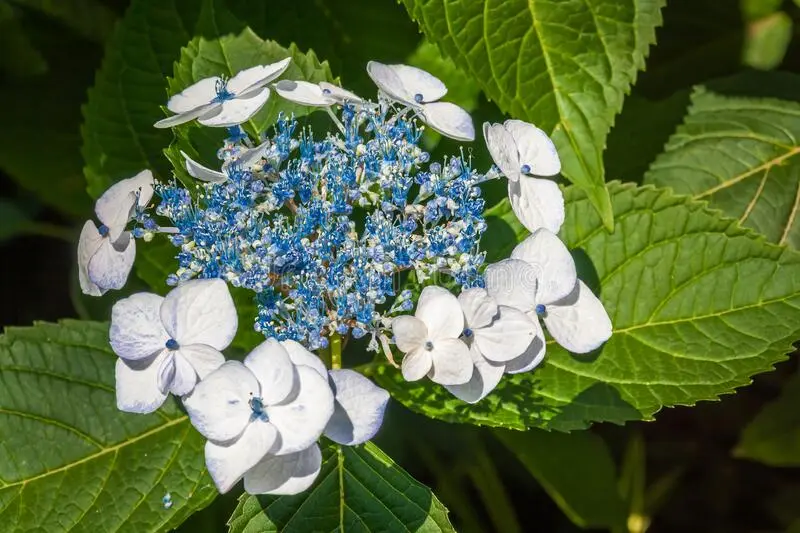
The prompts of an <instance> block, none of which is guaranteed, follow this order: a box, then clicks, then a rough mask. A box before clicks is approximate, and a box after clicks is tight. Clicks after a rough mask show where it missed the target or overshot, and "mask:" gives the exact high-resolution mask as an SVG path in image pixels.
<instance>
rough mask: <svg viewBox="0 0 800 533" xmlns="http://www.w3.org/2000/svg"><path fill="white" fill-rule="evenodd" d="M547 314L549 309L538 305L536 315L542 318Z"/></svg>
mask: <svg viewBox="0 0 800 533" xmlns="http://www.w3.org/2000/svg"><path fill="white" fill-rule="evenodd" d="M546 312H547V308H546V307H545V306H544V305H542V304H538V305H537V306H536V314H537V315H539V316H541V315H543V314H545V313H546Z"/></svg>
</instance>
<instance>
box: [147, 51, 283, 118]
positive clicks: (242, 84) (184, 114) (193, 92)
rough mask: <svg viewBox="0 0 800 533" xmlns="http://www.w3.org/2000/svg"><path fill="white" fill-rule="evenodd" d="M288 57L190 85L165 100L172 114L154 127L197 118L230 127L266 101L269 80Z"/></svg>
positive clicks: (256, 110)
mask: <svg viewBox="0 0 800 533" xmlns="http://www.w3.org/2000/svg"><path fill="white" fill-rule="evenodd" d="M290 62H291V58H288V57H287V58H286V59H283V60H281V61H278V62H277V63H272V64H270V65H260V66H256V67H252V68H248V69H245V70H242V71H240V72H239V73H238V74H236V75H235V76H234V77H232V78H231V79H229V80H225V79H223V78H221V77H219V76H212V77H210V78H205V79H202V80H200V81H198V82H197V83H195V84H193V85H190V86H189V87H187V88H186V89H184V90H183V91H181V92H180V93H179V94H176V95H175V96H173V97H172V98H170V99H169V101H168V102H167V109H169V110H170V111H172V112H173V113H175V115H173V116H171V117H168V118H165V119H162V120H159V121H158V122H156V123H155V124H154V126H155V127H156V128H170V127H172V126H177V125H179V124H184V123H186V122H189V121H192V120H194V119H197V121H198V122H199V123H200V124H203V125H204V126H214V127H230V126H236V125H238V124H241V123H242V122H246V121H247V120H249V119H250V117H252V116H253V115H255V114H256V113H257V112H258V110H259V109H261V107H262V106H263V105H264V104H265V103H266V102H267V99H268V98H269V92H270V91H269V88H268V87H267V85H268V84H269V82H271V81H272V80H274V79H275V78H277V77H278V76H280V75H281V74H283V72H284V71H285V70H286V69H287V68H288V67H289V63H290Z"/></svg>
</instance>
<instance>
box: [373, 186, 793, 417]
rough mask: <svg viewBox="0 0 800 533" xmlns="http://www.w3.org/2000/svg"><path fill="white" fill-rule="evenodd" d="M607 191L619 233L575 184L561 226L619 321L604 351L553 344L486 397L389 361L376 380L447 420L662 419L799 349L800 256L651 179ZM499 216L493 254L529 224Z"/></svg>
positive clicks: (582, 271)
mask: <svg viewBox="0 0 800 533" xmlns="http://www.w3.org/2000/svg"><path fill="white" fill-rule="evenodd" d="M609 190H610V191H611V194H612V205H613V206H614V217H615V219H616V220H617V225H616V229H615V231H614V233H612V234H609V233H608V232H606V231H605V230H604V228H603V225H602V222H601V220H600V218H599V216H598V215H597V214H596V213H595V212H594V210H593V208H592V206H591V205H590V202H589V200H588V199H587V197H586V195H585V194H583V193H581V192H580V191H578V190H577V189H575V188H574V187H571V188H568V189H566V191H565V197H566V201H567V219H566V222H565V223H564V226H563V229H562V234H561V237H562V238H563V239H564V241H565V243H566V244H567V245H568V246H569V247H570V249H571V250H572V251H573V256H574V257H575V259H576V263H577V264H578V270H579V275H580V277H581V278H582V279H583V280H584V281H586V282H587V284H588V285H589V286H591V287H592V288H593V290H595V292H599V293H600V297H601V299H602V300H603V303H604V305H605V307H606V309H607V310H608V313H609V316H610V317H611V321H612V322H613V324H614V333H613V335H612V337H611V339H610V340H609V341H608V342H607V343H606V344H605V345H604V346H603V347H602V348H601V349H600V350H599V351H598V352H597V353H594V354H589V355H572V354H569V353H568V352H566V351H565V350H563V349H562V348H560V347H558V346H557V345H556V344H554V343H553V342H549V343H548V346H547V357H546V359H545V363H544V364H543V365H542V366H541V367H540V368H539V369H538V370H536V371H534V372H531V373H525V374H518V375H514V376H505V377H504V379H503V381H501V382H500V385H499V386H498V387H497V389H495V391H494V392H493V393H492V394H490V395H489V396H488V397H487V398H485V399H484V400H482V401H481V402H479V403H477V404H475V405H468V404H466V403H463V402H461V401H460V400H457V399H456V398H454V397H452V396H451V395H450V394H449V393H448V392H447V391H445V390H444V389H443V388H441V387H437V386H435V385H433V384H429V383H427V382H417V383H405V382H402V378H401V377H400V373H399V371H397V370H395V369H393V368H391V367H388V366H386V365H384V366H382V367H380V369H379V373H378V379H379V381H380V382H381V383H382V384H383V385H384V386H385V387H387V388H389V389H390V391H391V393H392V395H393V396H394V397H395V398H396V399H397V400H399V401H401V402H402V403H403V404H405V405H406V406H408V407H409V408H411V409H413V410H416V411H419V412H422V413H423V414H426V415H428V416H431V417H435V418H440V419H442V420H447V421H452V422H470V423H473V424H479V425H491V426H501V427H509V428H516V429H522V428H525V427H532V426H537V427H545V428H552V429H559V430H572V429H580V428H584V427H586V426H587V425H589V424H590V423H591V422H602V421H608V422H615V423H623V422H626V421H628V420H636V419H651V418H652V416H653V414H655V413H656V412H657V411H658V410H659V409H661V408H662V407H665V406H673V405H693V404H695V403H696V402H698V401H700V400H713V399H716V398H718V397H719V396H720V395H721V394H725V393H730V392H733V390H734V389H735V388H736V387H740V386H742V385H747V384H748V383H749V382H750V377H751V376H752V375H753V374H756V373H759V372H765V371H767V370H770V369H771V368H772V365H773V364H774V363H776V362H778V361H780V360H782V359H783V358H784V354H785V353H787V352H789V351H791V349H792V347H791V342H792V340H793V339H794V338H795V336H796V333H797V329H798V324H797V313H798V308H800V255H798V254H797V253H795V252H793V251H791V250H786V249H782V248H779V247H777V246H774V245H771V244H768V243H766V242H764V240H763V239H762V238H760V237H758V236H756V235H754V234H753V233H751V232H749V231H747V230H743V229H740V228H739V227H738V225H737V224H736V221H735V220H732V219H726V218H722V217H721V216H720V215H719V213H717V212H714V211H710V210H709V209H707V208H706V206H705V204H704V203H702V202H695V201H692V200H691V199H689V198H686V197H680V196H674V195H672V194H671V193H669V192H668V191H665V190H658V189H654V188H652V187H644V188H637V187H634V186H630V185H627V186H626V185H620V184H618V183H611V184H609ZM490 214H494V215H497V217H496V218H493V219H491V220H490V221H489V224H490V229H489V234H488V235H487V236H486V237H485V238H484V243H486V245H487V246H489V247H490V249H489V250H488V252H489V255H490V260H496V259H497V258H500V257H507V256H508V253H509V252H510V248H511V247H512V246H513V245H514V237H515V236H517V235H520V234H521V233H524V230H521V229H520V227H519V224H518V223H517V222H516V221H515V219H514V216H513V214H512V213H511V212H510V208H509V207H508V205H507V203H506V202H504V203H503V204H501V205H500V206H498V207H497V208H495V209H493V211H492V213H490ZM495 243H499V245H500V246H501V247H502V249H498V248H497V244H495Z"/></svg>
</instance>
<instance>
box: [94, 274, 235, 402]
mask: <svg viewBox="0 0 800 533" xmlns="http://www.w3.org/2000/svg"><path fill="white" fill-rule="evenodd" d="M236 326H237V316H236V308H235V307H234V305H233V299H232V298H231V295H230V293H229V292H228V287H227V285H226V284H225V282H224V281H222V280H220V279H199V280H192V281H187V282H185V283H183V284H182V285H180V286H178V287H176V288H175V289H173V290H172V291H170V293H169V294H167V296H166V298H162V297H161V296H158V295H156V294H151V293H138V294H134V295H132V296H130V297H128V298H125V299H122V300H120V301H118V302H117V303H116V304H114V307H113V308H112V310H111V330H110V332H109V337H110V339H109V340H110V342H111V348H112V349H113V350H114V352H115V353H116V354H117V355H118V356H119V357H120V359H119V360H117V367H116V388H117V407H119V409H121V410H122V411H128V412H132V413H150V412H152V411H155V410H156V409H158V408H159V407H160V406H161V404H163V403H164V400H165V399H166V398H167V395H168V394H169V393H172V394H175V395H176V396H183V395H186V394H189V393H190V392H191V391H192V390H193V389H194V387H195V384H196V383H197V381H198V379H203V378H204V377H205V376H207V375H208V374H209V373H210V372H212V371H213V370H216V369H217V368H219V367H220V365H222V363H224V362H225V358H224V357H223V355H222V354H221V353H220V350H223V349H225V348H226V347H227V346H228V345H229V344H230V343H231V341H232V340H233V337H234V335H235V334H236Z"/></svg>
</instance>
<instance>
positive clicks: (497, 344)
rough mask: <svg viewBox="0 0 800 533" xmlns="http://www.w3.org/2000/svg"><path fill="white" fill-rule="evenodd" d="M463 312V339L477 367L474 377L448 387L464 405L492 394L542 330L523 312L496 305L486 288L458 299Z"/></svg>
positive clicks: (473, 373) (478, 289)
mask: <svg viewBox="0 0 800 533" xmlns="http://www.w3.org/2000/svg"><path fill="white" fill-rule="evenodd" d="M458 302H459V303H460V304H461V309H462V310H463V312H464V332H463V338H464V339H465V341H466V342H467V343H468V344H469V346H470V356H471V357H472V362H473V364H474V365H475V367H474V369H473V371H472V377H471V378H470V380H469V381H468V382H467V383H464V384H462V385H449V386H447V387H446V388H447V390H449V391H450V392H451V393H452V394H453V395H455V396H456V397H458V398H460V399H462V400H464V401H465V402H469V403H475V402H477V401H478V400H481V399H482V398H484V397H485V396H486V395H487V394H489V393H490V392H491V391H492V390H493V389H494V388H495V387H496V386H497V384H498V383H499V382H500V378H501V377H502V376H503V373H504V372H505V371H506V365H510V366H511V368H512V369H513V368H516V367H518V366H519V362H516V361H515V360H517V359H520V358H522V357H524V354H525V353H526V351H527V350H528V349H529V348H530V346H531V344H533V343H543V341H544V339H542V338H540V337H537V333H540V330H539V328H538V327H537V326H536V324H535V323H534V320H535V319H531V318H530V317H529V316H528V315H526V314H525V313H524V312H522V311H520V310H518V309H516V308H513V307H508V306H505V305H497V302H496V301H495V300H494V298H492V297H491V296H489V294H488V292H487V291H486V289H482V288H477V287H476V288H472V289H466V290H464V291H462V292H461V294H460V295H459V297H458Z"/></svg>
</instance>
